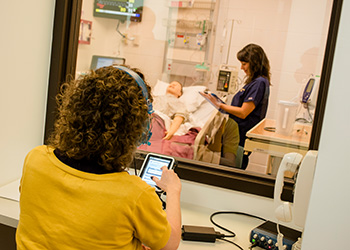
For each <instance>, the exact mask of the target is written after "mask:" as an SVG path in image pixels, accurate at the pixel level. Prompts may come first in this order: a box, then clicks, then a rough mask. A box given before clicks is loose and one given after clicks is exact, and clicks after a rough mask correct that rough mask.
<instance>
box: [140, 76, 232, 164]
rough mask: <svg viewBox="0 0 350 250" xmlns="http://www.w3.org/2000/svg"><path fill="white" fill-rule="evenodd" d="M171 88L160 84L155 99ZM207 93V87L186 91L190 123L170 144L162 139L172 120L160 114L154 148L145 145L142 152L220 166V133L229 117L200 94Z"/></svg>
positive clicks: (154, 124)
mask: <svg viewBox="0 0 350 250" xmlns="http://www.w3.org/2000/svg"><path fill="white" fill-rule="evenodd" d="M167 85H168V83H165V82H162V81H159V80H158V82H157V84H156V85H155V87H154V88H153V89H152V95H154V96H156V95H163V94H165V91H166V87H167ZM204 90H206V87H204V86H189V87H184V88H183V95H182V96H181V97H180V100H181V101H182V102H183V103H185V105H186V108H187V110H188V111H189V119H188V121H187V122H185V123H184V124H182V125H181V127H180V128H179V130H178V131H177V132H176V133H175V135H174V136H173V137H172V138H171V139H170V140H162V138H163V137H164V136H165V131H166V127H167V126H169V124H170V122H171V120H170V118H167V117H164V114H161V113H157V110H156V111H155V115H154V116H153V119H152V129H151V132H152V137H151V139H150V141H149V142H150V143H151V144H150V145H146V144H145V145H141V146H139V147H138V149H139V150H144V151H149V152H154V153H159V154H165V155H171V156H175V157H181V158H187V159H193V160H200V161H205V162H211V163H216V164H218V163H219V162H220V151H221V150H220V149H221V136H220V134H221V133H220V132H221V130H222V129H223V125H224V124H225V121H226V119H227V115H224V114H222V113H221V112H219V111H218V110H217V109H216V108H214V107H213V106H212V105H211V104H210V103H209V102H207V101H206V100H205V99H204V98H203V97H202V96H201V95H200V94H199V91H204ZM167 124H168V125H167ZM214 145H215V146H214Z"/></svg>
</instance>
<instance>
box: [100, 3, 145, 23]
mask: <svg viewBox="0 0 350 250" xmlns="http://www.w3.org/2000/svg"><path fill="white" fill-rule="evenodd" d="M142 11H143V0H120V1H116V0H94V16H95V17H104V18H113V19H119V20H120V21H121V22H124V21H125V20H130V21H132V22H141V20H142Z"/></svg>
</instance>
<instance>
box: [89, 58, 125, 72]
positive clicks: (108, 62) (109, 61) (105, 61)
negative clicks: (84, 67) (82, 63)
mask: <svg viewBox="0 0 350 250" xmlns="http://www.w3.org/2000/svg"><path fill="white" fill-rule="evenodd" d="M122 64H125V59H124V58H121V57H108V56H96V55H94V56H92V59H91V66H90V68H91V69H92V70H95V69H98V68H101V67H107V66H112V65H122Z"/></svg>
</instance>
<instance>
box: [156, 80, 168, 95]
mask: <svg viewBox="0 0 350 250" xmlns="http://www.w3.org/2000/svg"><path fill="white" fill-rule="evenodd" d="M168 85H169V83H167V82H163V81H161V80H158V81H157V83H156V86H154V87H153V88H152V94H153V95H154V96H162V95H165V94H166V89H167V87H168Z"/></svg>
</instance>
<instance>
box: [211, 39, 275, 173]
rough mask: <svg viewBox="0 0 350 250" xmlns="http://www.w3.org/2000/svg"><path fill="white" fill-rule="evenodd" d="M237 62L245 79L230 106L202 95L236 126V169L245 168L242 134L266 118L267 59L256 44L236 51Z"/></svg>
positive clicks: (268, 65)
mask: <svg viewBox="0 0 350 250" xmlns="http://www.w3.org/2000/svg"><path fill="white" fill-rule="evenodd" d="M237 59H238V60H239V61H240V62H241V69H242V70H243V71H244V73H245V74H246V78H245V82H244V86H243V87H242V88H241V89H240V90H239V91H238V92H237V93H236V94H235V96H234V97H233V99H232V102H231V105H229V104H223V103H219V102H218V101H217V100H216V99H215V98H214V97H212V96H211V95H206V96H207V98H209V99H210V100H211V101H212V102H213V103H215V104H216V106H217V107H218V108H219V109H221V110H223V111H224V112H226V113H228V114H229V117H230V118H231V119H232V120H233V121H234V122H236V123H237V124H238V129H239V137H240V141H239V149H238V151H239V152H237V158H238V161H237V160H236V163H237V164H236V167H241V168H242V169H246V167H247V165H248V156H249V155H243V148H244V143H245V140H246V138H247V137H246V133H247V132H248V131H249V130H250V129H251V128H253V127H254V126H255V125H256V124H258V123H259V122H260V121H261V120H262V119H264V118H265V116H266V111H267V106H268V100H269V95H270V75H271V73H270V63H269V59H268V58H267V56H266V54H265V52H264V50H263V48H261V47H260V46H259V45H257V44H248V45H246V46H245V47H244V48H243V49H241V50H240V51H238V53H237ZM242 158H243V159H242Z"/></svg>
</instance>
